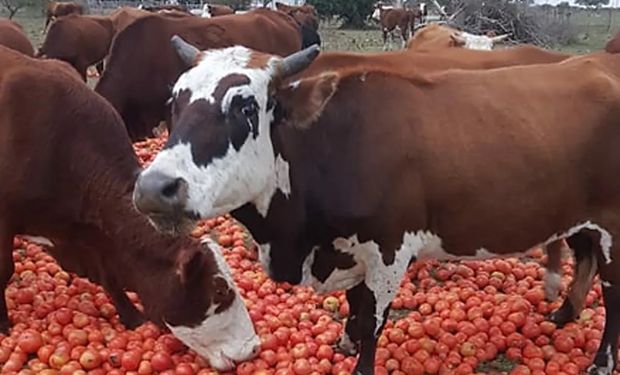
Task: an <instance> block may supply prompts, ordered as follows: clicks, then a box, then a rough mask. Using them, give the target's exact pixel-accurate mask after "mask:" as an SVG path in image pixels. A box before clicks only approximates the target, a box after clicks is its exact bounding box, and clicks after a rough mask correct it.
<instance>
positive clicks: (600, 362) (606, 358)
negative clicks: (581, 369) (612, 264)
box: [588, 271, 620, 375]
mask: <svg viewBox="0 0 620 375" xmlns="http://www.w3.org/2000/svg"><path fill="white" fill-rule="evenodd" d="M616 272H617V271H616ZM603 300H604V302H605V330H604V331H603V339H602V340H601V344H600V346H599V348H598V351H597V352H596V355H595V356H594V361H593V362H592V365H591V366H590V367H589V368H588V374H590V375H612V374H613V372H614V369H615V368H616V364H617V363H618V335H619V334H620V314H618V311H620V286H618V285H613V284H611V283H607V282H603Z"/></svg>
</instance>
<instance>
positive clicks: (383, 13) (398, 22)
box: [372, 4, 422, 50]
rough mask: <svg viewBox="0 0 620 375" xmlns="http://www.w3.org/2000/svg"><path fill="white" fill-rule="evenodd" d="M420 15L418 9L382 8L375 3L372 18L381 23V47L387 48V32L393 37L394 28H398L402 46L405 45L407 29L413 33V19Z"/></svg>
mask: <svg viewBox="0 0 620 375" xmlns="http://www.w3.org/2000/svg"><path fill="white" fill-rule="evenodd" d="M421 17H422V15H421V13H420V10H419V9H414V10H411V9H404V8H384V7H383V5H380V4H379V5H377V7H376V8H375V11H374V13H373V14H372V18H373V19H375V20H377V21H379V24H380V25H381V32H382V33H383V49H384V50H387V49H388V34H390V35H392V38H391V39H390V44H391V42H392V39H394V34H393V32H394V30H396V28H398V29H399V30H400V35H401V37H402V46H403V47H404V46H405V43H406V42H407V38H408V35H409V31H410V30H411V34H413V31H414V26H415V19H416V18H421Z"/></svg>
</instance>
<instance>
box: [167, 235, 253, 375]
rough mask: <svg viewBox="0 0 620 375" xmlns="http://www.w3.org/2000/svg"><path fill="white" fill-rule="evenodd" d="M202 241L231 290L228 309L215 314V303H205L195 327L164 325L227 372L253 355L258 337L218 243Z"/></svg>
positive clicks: (214, 365)
mask: <svg viewBox="0 0 620 375" xmlns="http://www.w3.org/2000/svg"><path fill="white" fill-rule="evenodd" d="M203 243H206V244H207V245H208V247H209V249H211V251H212V252H213V255H214V258H215V260H216V262H217V265H218V269H219V270H220V272H221V273H220V274H219V276H221V277H223V278H224V279H225V280H226V282H227V283H228V287H229V288H231V289H232V290H234V292H235V299H234V301H233V303H232V305H231V306H230V307H229V308H228V309H226V310H225V311H223V312H221V313H219V314H214V313H215V310H216V309H217V307H218V306H217V305H214V304H212V305H211V306H209V309H208V310H207V311H206V313H205V319H204V320H203V321H202V322H201V323H200V324H198V325H197V326H195V327H185V326H172V325H170V324H168V323H166V325H167V326H168V328H170V331H171V332H172V333H173V334H174V335H175V336H176V337H178V338H179V339H180V340H181V341H183V343H184V344H185V345H187V346H188V347H190V348H191V349H193V350H194V351H195V352H196V353H198V354H199V355H201V356H203V357H205V358H207V359H208V360H209V363H210V364H211V366H212V367H214V368H216V369H218V370H221V371H227V370H230V369H232V368H234V366H235V362H240V361H245V360H248V359H250V358H252V357H253V356H254V355H256V354H257V353H256V350H257V348H258V347H259V346H260V339H259V338H258V336H257V335H256V331H255V330H254V326H253V325H252V321H251V320H250V315H249V314H248V311H247V309H246V307H245V304H244V303H243V301H242V300H241V297H240V295H239V291H238V290H237V287H236V286H235V284H234V282H233V279H232V274H231V272H230V269H229V267H228V264H227V263H226V260H225V259H224V256H223V255H222V250H221V248H220V246H219V245H218V244H217V243H216V242H215V241H213V240H211V239H205V240H204V241H203Z"/></svg>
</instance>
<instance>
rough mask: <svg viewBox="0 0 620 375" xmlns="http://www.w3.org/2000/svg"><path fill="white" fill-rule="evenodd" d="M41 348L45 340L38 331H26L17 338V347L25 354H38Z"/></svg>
mask: <svg viewBox="0 0 620 375" xmlns="http://www.w3.org/2000/svg"><path fill="white" fill-rule="evenodd" d="M41 346H43V338H42V337H41V334H40V333H38V332H36V331H33V330H28V331H25V332H24V333H22V334H21V335H19V337H18V338H17V347H18V348H20V349H21V350H22V351H23V352H24V353H27V354H31V353H36V352H37V351H38V350H39V348H41Z"/></svg>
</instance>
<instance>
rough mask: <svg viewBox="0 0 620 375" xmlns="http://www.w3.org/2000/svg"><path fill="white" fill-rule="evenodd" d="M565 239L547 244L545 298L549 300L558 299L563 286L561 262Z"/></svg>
mask: <svg viewBox="0 0 620 375" xmlns="http://www.w3.org/2000/svg"><path fill="white" fill-rule="evenodd" d="M563 244H564V241H555V242H552V243H550V244H549V245H547V246H546V249H545V250H546V252H547V268H546V271H545V277H544V278H543V280H544V283H545V298H546V299H547V301H549V302H553V301H555V300H556V299H558V296H559V294H560V288H561V286H562V275H561V274H560V272H561V262H562V248H563V247H564V246H563Z"/></svg>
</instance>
